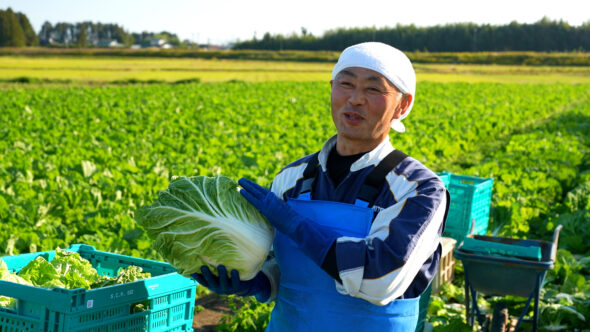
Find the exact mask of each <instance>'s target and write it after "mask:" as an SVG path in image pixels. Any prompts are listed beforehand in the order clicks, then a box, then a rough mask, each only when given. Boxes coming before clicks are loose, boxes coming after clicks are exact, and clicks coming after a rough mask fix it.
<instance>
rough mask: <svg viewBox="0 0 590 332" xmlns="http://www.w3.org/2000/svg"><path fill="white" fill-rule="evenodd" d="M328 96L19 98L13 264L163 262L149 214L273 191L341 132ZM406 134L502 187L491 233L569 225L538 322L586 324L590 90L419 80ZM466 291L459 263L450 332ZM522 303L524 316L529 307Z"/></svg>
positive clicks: (222, 88) (441, 323)
mask: <svg viewBox="0 0 590 332" xmlns="http://www.w3.org/2000/svg"><path fill="white" fill-rule="evenodd" d="M329 93H330V91H329V85H328V83H327V82H325V83H324V82H322V83H319V82H256V83H246V82H226V83H203V84H152V85H128V86H100V87H65V88H64V87H60V88H52V87H50V86H49V87H47V86H46V87H28V88H22V87H18V86H14V87H9V88H5V89H3V90H2V91H1V93H0V123H1V124H2V125H0V221H1V223H0V256H3V255H13V254H19V253H25V252H34V251H40V250H53V249H55V248H56V247H58V246H61V247H66V246H68V245H70V244H73V243H86V244H90V245H93V246H95V247H96V248H97V249H100V250H107V251H111V252H117V253H123V254H126V255H133V256H136V257H142V258H155V259H160V257H158V255H157V254H156V253H155V251H154V250H153V249H151V248H150V245H151V242H150V240H149V239H148V237H147V235H146V234H145V232H144V231H143V230H142V229H141V228H140V227H139V226H138V225H137V223H136V222H135V221H134V219H133V217H134V213H135V211H136V210H137V209H138V208H139V207H141V206H143V205H145V204H149V203H151V202H152V201H153V199H154V198H155V197H156V196H157V193H158V192H159V191H160V190H163V189H165V188H166V187H167V186H168V184H169V181H170V179H171V177H172V176H176V175H178V176H181V175H184V176H193V175H208V176H214V175H218V174H223V175H225V176H229V177H231V178H234V179H236V180H237V179H239V178H240V177H248V178H250V179H252V180H255V181H257V182H258V183H261V184H263V185H269V184H270V181H271V180H272V178H273V176H274V174H276V173H277V172H278V171H279V170H280V168H281V167H282V166H284V165H285V164H287V163H288V162H290V161H292V160H294V159H297V158H299V157H301V156H303V155H305V154H309V153H311V152H314V151H316V150H318V149H319V148H320V147H321V145H322V143H323V142H324V141H325V140H326V139H327V138H329V137H330V136H331V135H333V134H334V133H335V129H334V127H333V124H332V121H331V117H330V111H329ZM405 124H406V128H407V132H406V133H404V134H398V133H393V132H392V133H391V139H392V142H393V145H394V146H395V147H397V148H399V149H401V150H402V151H404V152H406V153H408V154H409V155H411V156H413V157H415V158H416V159H419V160H421V161H422V162H423V163H425V164H426V165H427V166H429V167H430V168H431V169H433V170H435V171H443V170H446V171H450V172H453V173H457V174H463V175H473V176H480V177H493V178H494V188H493V197H492V212H491V220H490V227H489V232H490V234H494V235H502V236H511V237H521V238H532V239H543V240H550V237H551V234H552V231H553V229H554V228H555V226H556V225H558V224H562V225H563V226H564V229H563V230H562V232H561V236H560V242H559V248H560V251H559V253H558V262H557V264H556V267H555V269H554V270H552V271H550V272H549V273H548V275H547V277H546V278H545V281H546V282H547V284H546V285H545V286H544V288H543V293H542V304H541V318H540V324H541V326H542V327H544V328H550V329H552V330H554V331H555V330H564V331H566V330H567V331H571V330H573V329H574V328H579V329H582V328H584V327H586V328H588V326H590V282H589V279H590V241H589V240H588V239H589V238H590V85H588V84H577V85H576V84H563V83H560V84H557V83H555V84H500V83H431V82H421V83H418V87H417V96H416V104H415V107H414V109H413V111H412V114H411V115H410V116H409V117H408V118H407V120H406V121H405ZM462 293H463V288H462V273H461V268H460V266H458V270H457V273H456V278H455V281H454V283H453V284H446V285H444V287H443V291H442V293H441V294H438V295H436V296H434V297H433V301H432V304H431V306H430V308H429V316H428V320H429V321H431V322H432V323H433V324H434V325H435V326H437V327H436V329H437V330H445V328H447V329H449V330H453V331H458V330H459V329H458V326H463V325H462V322H461V319H462V318H463V311H461V310H464V309H463V308H462V296H463V294H462ZM508 300H509V301H510V303H511V305H510V306H509V307H510V308H515V311H514V312H511V313H512V314H516V313H517V311H518V310H516V309H518V308H522V306H523V305H524V300H523V299H519V298H509V299H508ZM489 301H490V302H493V301H494V299H489ZM518 312H519V311H518ZM526 325H527V324H523V326H524V327H525V329H526V328H527V326H526ZM451 327H453V329H450V328H451Z"/></svg>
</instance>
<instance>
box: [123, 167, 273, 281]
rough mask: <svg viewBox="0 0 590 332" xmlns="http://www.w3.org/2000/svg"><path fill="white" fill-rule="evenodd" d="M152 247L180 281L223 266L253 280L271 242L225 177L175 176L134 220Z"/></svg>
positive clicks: (266, 227) (260, 220)
mask: <svg viewBox="0 0 590 332" xmlns="http://www.w3.org/2000/svg"><path fill="white" fill-rule="evenodd" d="M135 219H136V221H137V222H138V223H139V224H140V225H141V226H143V227H144V228H145V229H146V231H147V233H148V236H150V238H152V239H153V240H154V248H155V249H156V250H157V251H158V252H159V253H160V254H162V256H163V257H164V259H165V260H166V261H168V262H169V263H170V264H171V265H172V266H174V267H175V268H176V269H177V270H178V272H179V273H180V274H182V275H184V276H189V275H190V274H192V273H195V272H200V270H199V268H200V267H201V266H203V265H205V266H208V267H209V268H210V269H211V271H212V272H213V273H216V272H217V269H216V267H217V266H218V265H220V264H222V265H225V266H226V267H227V269H228V272H229V271H231V270H233V269H235V270H238V272H239V273H240V279H242V280H249V279H252V278H254V276H256V273H258V271H260V269H261V268H262V264H263V263H264V261H265V260H266V257H267V255H268V252H269V250H270V246H271V244H272V240H273V231H272V227H271V226H270V224H269V223H268V222H267V221H266V219H265V218H264V217H263V216H262V215H261V214H260V212H258V210H257V209H256V208H255V207H254V206H252V205H251V204H250V203H249V202H248V201H247V200H246V199H245V198H243V197H242V195H240V193H239V192H238V184H237V183H236V182H235V181H233V180H232V179H230V178H228V177H224V176H217V177H215V178H212V177H206V176H195V177H190V178H189V177H178V178H175V179H173V180H172V181H171V183H170V185H169V186H168V188H167V189H166V190H163V191H161V192H160V193H159V195H158V198H157V199H156V200H155V201H154V203H153V204H152V205H151V206H144V207H142V208H141V209H139V210H138V211H137V213H136V215H135Z"/></svg>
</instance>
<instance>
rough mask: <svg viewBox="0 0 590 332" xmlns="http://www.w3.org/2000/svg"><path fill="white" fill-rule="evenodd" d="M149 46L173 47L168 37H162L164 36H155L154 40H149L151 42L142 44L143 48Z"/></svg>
mask: <svg viewBox="0 0 590 332" xmlns="http://www.w3.org/2000/svg"><path fill="white" fill-rule="evenodd" d="M149 47H154V48H166V49H167V48H173V46H172V45H171V44H169V43H168V42H167V41H166V39H162V38H154V39H152V40H150V41H149V43H145V44H142V45H141V48H149Z"/></svg>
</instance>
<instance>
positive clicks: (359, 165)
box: [318, 135, 395, 172]
mask: <svg viewBox="0 0 590 332" xmlns="http://www.w3.org/2000/svg"><path fill="white" fill-rule="evenodd" d="M336 137H337V135H334V136H332V137H330V138H329V139H328V140H327V141H326V143H324V146H323V147H322V149H321V150H320V154H319V156H318V160H319V162H320V165H321V166H322V171H324V172H326V170H327V165H328V155H330V151H331V150H332V148H333V147H334V146H335V145H336ZM393 150H395V148H394V147H393V145H391V141H390V140H389V136H387V138H386V139H384V140H383V142H381V143H379V145H377V147H376V148H374V149H373V150H371V151H369V152H367V153H365V154H364V155H363V156H362V157H360V158H359V159H358V160H357V161H355V162H354V163H353V164H352V165H351V166H350V171H351V172H355V171H358V170H360V169H363V168H365V167H367V166H371V165H373V166H377V164H379V162H380V161H381V160H383V158H385V157H387V155H388V154H389V153H390V152H391V151H393Z"/></svg>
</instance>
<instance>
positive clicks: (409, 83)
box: [332, 42, 416, 133]
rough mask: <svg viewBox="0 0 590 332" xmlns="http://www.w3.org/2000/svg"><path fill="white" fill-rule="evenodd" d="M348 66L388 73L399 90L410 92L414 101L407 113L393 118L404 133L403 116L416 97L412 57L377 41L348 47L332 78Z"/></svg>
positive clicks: (394, 125)
mask: <svg viewBox="0 0 590 332" xmlns="http://www.w3.org/2000/svg"><path fill="white" fill-rule="evenodd" d="M349 67H361V68H366V69H371V70H374V71H376V72H378V73H379V74H381V75H383V76H385V78H387V79H388V80H389V81H390V82H391V83H392V84H393V85H395V87H396V88H398V90H400V91H401V92H402V93H404V94H411V95H412V101H411V103H410V106H409V107H408V110H407V111H406V113H404V114H403V115H402V116H401V117H400V118H399V119H397V120H394V121H393V122H392V124H391V128H393V129H394V130H396V131H398V132H400V133H403V132H404V131H406V127H405V126H404V125H403V124H402V122H401V121H402V120H403V119H404V118H406V117H407V116H408V114H410V111H411V110H412V106H414V99H415V97H416V73H415V72H414V67H412V63H411V62H410V59H408V57H407V56H406V55H405V54H404V53H402V52H401V51H400V50H398V49H397V48H394V47H391V46H389V45H387V44H383V43H378V42H367V43H361V44H356V45H353V46H350V47H348V48H346V49H345V50H344V51H343V52H342V54H340V58H338V62H337V63H336V65H335V66H334V69H333V70H332V79H334V78H335V77H336V75H338V73H339V72H340V71H341V70H342V69H344V68H349Z"/></svg>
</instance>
